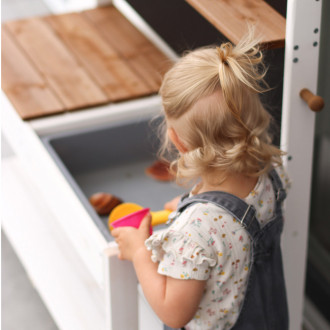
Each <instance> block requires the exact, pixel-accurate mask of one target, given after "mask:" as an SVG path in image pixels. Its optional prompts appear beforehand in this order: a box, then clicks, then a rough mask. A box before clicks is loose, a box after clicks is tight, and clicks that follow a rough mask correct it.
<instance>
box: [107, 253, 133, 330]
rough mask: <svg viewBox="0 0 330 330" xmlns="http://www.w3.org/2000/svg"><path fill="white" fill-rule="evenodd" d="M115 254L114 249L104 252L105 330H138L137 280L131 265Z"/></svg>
mask: <svg viewBox="0 0 330 330" xmlns="http://www.w3.org/2000/svg"><path fill="white" fill-rule="evenodd" d="M117 254H118V249H117V248H116V247H110V248H108V249H106V250H105V251H104V269H105V272H104V276H105V295H106V297H105V298H106V304H105V305H106V317H107V320H106V323H107V325H106V329H107V330H124V329H129V330H138V328H139V322H138V280H137V277H136V275H135V271H134V268H133V265H132V263H131V262H129V261H123V260H119V259H118V256H117Z"/></svg>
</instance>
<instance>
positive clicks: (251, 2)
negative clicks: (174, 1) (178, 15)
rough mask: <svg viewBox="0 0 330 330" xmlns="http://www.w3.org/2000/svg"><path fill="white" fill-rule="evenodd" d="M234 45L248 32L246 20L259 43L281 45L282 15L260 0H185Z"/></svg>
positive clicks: (283, 41)
mask: <svg viewBox="0 0 330 330" xmlns="http://www.w3.org/2000/svg"><path fill="white" fill-rule="evenodd" d="M186 1H187V2H188V3H189V4H190V5H191V6H193V7H194V8H195V9H196V10H197V11H198V12H199V13H200V14H201V15H202V16H204V17H205V18H206V19H207V20H208V21H209V22H210V23H211V24H213V25H214V26H215V27H216V28H217V29H218V30H219V31H220V32H221V33H222V34H223V35H224V36H226V37H227V38H228V39H229V40H230V41H232V42H233V43H234V44H237V43H238V41H239V40H240V39H241V38H242V37H243V36H244V34H245V33H246V32H247V22H249V23H252V24H255V25H256V32H257V34H260V35H261V38H262V42H261V43H262V44H263V45H264V46H265V47H268V48H276V47H284V43H285V18H284V17H283V16H282V15H280V14H279V13H278V12H277V11H276V10H275V9H273V8H272V7H271V6H270V5H269V4H267V3H266V2H265V1H263V0H230V1H229V0H186Z"/></svg>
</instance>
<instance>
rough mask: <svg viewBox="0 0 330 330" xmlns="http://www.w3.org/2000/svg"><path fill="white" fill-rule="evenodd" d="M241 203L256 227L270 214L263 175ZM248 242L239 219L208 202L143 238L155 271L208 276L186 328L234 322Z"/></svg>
mask: <svg viewBox="0 0 330 330" xmlns="http://www.w3.org/2000/svg"><path fill="white" fill-rule="evenodd" d="M277 171H278V173H279V175H280V177H281V179H282V182H283V186H284V188H286V189H287V188H288V185H289V180H288V177H287V175H286V174H285V172H284V171H283V169H282V168H278V169H277ZM245 201H246V202H247V203H248V204H252V205H253V206H254V207H255V208H256V211H257V218H258V221H259V222H260V225H261V227H262V226H263V225H265V224H266V223H267V222H268V221H269V220H270V219H271V218H272V215H273V210H274V207H275V200H274V192H273V187H272V183H271V181H270V179H269V178H268V176H266V175H264V176H262V177H260V178H259V180H258V183H257V185H256V186H255V188H254V189H253V190H252V191H251V192H250V194H249V195H248V196H247V197H246V198H245ZM250 244H251V240H250V237H249V235H248V232H247V231H246V230H245V229H244V228H243V227H242V226H241V225H240V223H239V222H238V221H236V219H235V218H233V217H232V216H231V215H230V214H229V213H228V212H227V211H225V210H224V209H222V208H220V207H218V206H216V205H214V204H212V203H196V204H193V205H192V206H190V207H188V208H187V209H186V210H185V211H184V212H183V213H182V214H181V215H180V216H179V217H178V218H177V219H176V220H175V222H174V223H173V224H172V225H171V226H170V227H169V228H168V229H166V230H165V231H164V232H161V233H155V234H154V235H152V236H151V237H150V238H149V239H148V240H147V241H146V246H147V248H148V249H149V250H152V260H153V261H154V262H159V267H158V272H159V273H160V274H163V275H166V276H171V277H174V278H178V279H196V280H207V283H206V289H205V292H204V295H203V298H202V300H201V302H200V305H199V308H198V311H197V313H196V315H195V316H194V318H193V319H192V320H191V321H190V322H189V323H188V324H187V325H186V329H187V330H194V329H199V330H207V329H230V328H231V327H232V326H233V325H234V324H235V322H236V320H237V318H238V315H239V312H240V308H241V305H242V302H243V300H244V295H245V291H246V286H247V280H248V274H249V267H250Z"/></svg>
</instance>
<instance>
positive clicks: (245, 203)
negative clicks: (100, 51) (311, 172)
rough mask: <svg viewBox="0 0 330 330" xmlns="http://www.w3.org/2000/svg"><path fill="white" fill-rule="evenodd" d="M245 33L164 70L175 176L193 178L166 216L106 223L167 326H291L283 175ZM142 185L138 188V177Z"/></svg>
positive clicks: (256, 61)
mask: <svg viewBox="0 0 330 330" xmlns="http://www.w3.org/2000/svg"><path fill="white" fill-rule="evenodd" d="M254 45H255V42H253V40H252V38H251V37H247V38H245V40H243V41H241V42H240V43H239V44H238V45H237V46H235V47H234V46H233V45H232V44H230V43H224V44H222V45H221V46H220V47H215V48H212V47H209V48H202V49H198V50H195V51H192V52H190V53H188V54H187V55H185V56H184V57H182V58H181V59H180V60H179V61H178V62H177V63H176V64H175V65H174V66H173V68H172V69H171V70H170V71H169V72H167V74H166V75H165V77H164V80H163V83H162V86H161V89H160V95H161V97H162V101H163V107H164V112H165V120H166V125H167V134H166V139H165V144H169V143H170V142H172V143H173V145H174V146H175V147H176V149H177V150H178V157H177V159H176V160H175V161H174V162H173V163H172V166H173V167H174V168H176V176H177V179H178V180H180V181H190V182H191V181H194V182H198V184H196V185H195V187H194V189H193V190H192V191H191V193H190V194H189V195H188V196H184V197H183V198H182V199H181V201H180V202H179V205H177V204H178V200H177V199H176V200H173V201H172V202H170V203H167V204H166V207H167V208H169V209H175V208H176V206H177V212H176V216H175V219H174V220H173V222H172V224H171V226H169V228H167V229H166V230H165V231H162V232H158V233H157V232H156V233H155V234H154V235H152V236H151V237H149V226H150V221H151V218H150V215H149V216H147V217H146V218H145V219H144V220H143V222H142V223H141V226H140V228H139V229H134V228H129V227H125V228H119V229H115V230H113V231H112V234H113V235H114V237H115V238H116V242H117V243H118V246H119V250H120V254H119V258H121V259H127V260H131V261H132V262H133V264H134V267H135V270H136V274H137V277H138V280H139V282H140V284H141V286H142V288H143V291H144V294H145V296H146V298H147V300H148V302H149V303H150V305H151V307H152V308H153V309H154V311H155V312H156V314H157V315H158V316H159V318H160V319H161V320H162V321H163V322H164V323H165V324H167V325H168V326H170V327H172V328H181V327H184V328H185V329H200V330H206V329H235V330H237V329H244V330H249V329H251V330H252V329H253V330H259V329H260V330H261V329H262V330H266V329H267V330H268V329H274V330H279V329H281V330H285V329H288V312H287V302H286V293H285V284H284V278H283V270H282V258H281V249H280V234H281V232H282V227H283V216H282V205H281V204H282V201H283V200H284V198H285V196H286V192H285V190H286V188H287V185H288V179H287V177H286V175H285V173H284V171H283V168H282V166H281V158H280V157H281V155H282V153H281V151H280V150H279V149H278V148H276V147H275V146H273V145H271V142H270V141H271V140H270V136H269V132H268V130H269V125H270V115H269V114H268V113H267V111H266V110H265V109H264V107H263V106H262V104H261V102H260V99H259V93H261V92H263V91H264V89H263V86H265V83H264V81H263V78H264V75H265V70H264V67H263V65H262V54H261V52H260V51H259V49H258V48H257V47H256V46H254ZM141 189H143V188H142V187H141Z"/></svg>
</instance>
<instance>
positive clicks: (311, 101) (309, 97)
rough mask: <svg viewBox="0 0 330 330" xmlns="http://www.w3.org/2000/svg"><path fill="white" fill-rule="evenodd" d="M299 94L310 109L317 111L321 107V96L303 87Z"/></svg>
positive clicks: (322, 101) (322, 104) (322, 105)
mask: <svg viewBox="0 0 330 330" xmlns="http://www.w3.org/2000/svg"><path fill="white" fill-rule="evenodd" d="M299 95H300V97H301V98H302V99H303V100H304V101H305V102H306V103H307V104H308V106H309V108H310V109H311V110H312V111H315V112H319V111H321V110H322V109H323V107H324V100H323V98H322V97H321V96H318V95H315V94H313V93H312V92H311V91H310V90H309V89H307V88H303V89H302V90H301V91H300V94H299Z"/></svg>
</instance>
